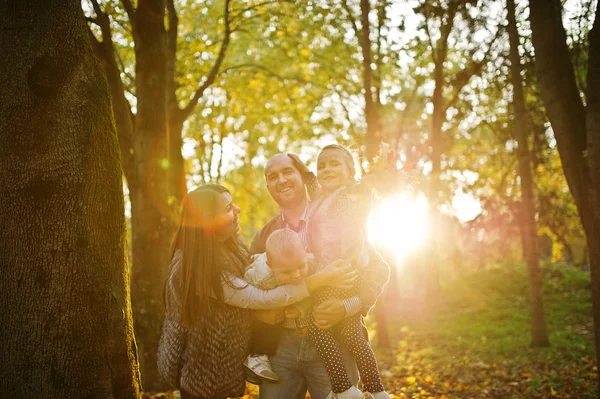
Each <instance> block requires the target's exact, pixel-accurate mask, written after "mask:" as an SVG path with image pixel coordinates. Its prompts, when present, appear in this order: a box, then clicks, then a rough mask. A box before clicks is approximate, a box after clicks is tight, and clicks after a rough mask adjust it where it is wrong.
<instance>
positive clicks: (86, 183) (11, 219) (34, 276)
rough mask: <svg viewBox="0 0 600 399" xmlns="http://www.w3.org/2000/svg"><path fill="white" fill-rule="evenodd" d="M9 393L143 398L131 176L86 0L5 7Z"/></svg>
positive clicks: (1, 236) (1, 284)
mask: <svg viewBox="0 0 600 399" xmlns="http://www.w3.org/2000/svg"><path fill="white" fill-rule="evenodd" d="M0 26H2V28H3V29H2V32H1V34H0V51H1V52H2V54H10V57H5V59H4V60H3V62H2V63H0V82H2V90H1V91H0V143H2V144H1V146H0V266H1V267H0V309H1V310H0V312H1V313H0V319H1V320H2V325H3V327H2V328H1V329H0V342H2V356H0V391H1V392H2V396H5V395H6V396H8V397H23V398H25V397H27V398H33V397H44V398H82V397H102V398H133V397H139V396H140V394H141V392H140V389H141V388H140V383H139V371H138V366H137V359H136V356H137V354H136V344H135V340H134V336H133V328H132V321H131V305H130V302H129V273H128V265H127V264H126V256H125V219H124V212H123V209H124V203H123V191H122V171H121V168H120V165H119V149H118V144H117V136H116V134H115V126H114V124H113V119H112V114H111V104H110V101H109V93H108V88H107V84H106V78H105V76H104V75H103V73H102V69H101V66H100V65H99V64H98V63H97V59H96V57H95V56H94V54H93V50H92V47H91V44H90V38H89V36H88V31H87V27H86V22H85V19H84V16H83V13H82V11H81V6H80V3H79V2H78V1H66V2H60V3H58V2H50V3H48V2H41V1H33V0H28V1H26V0H23V1H20V2H18V3H17V2H10V3H9V2H3V3H2V4H1V5H0Z"/></svg>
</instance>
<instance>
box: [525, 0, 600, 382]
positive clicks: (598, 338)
mask: <svg viewBox="0 0 600 399" xmlns="http://www.w3.org/2000/svg"><path fill="white" fill-rule="evenodd" d="M529 7H530V21H531V31H532V41H533V46H534V48H535V57H536V71H537V76H538V80H539V82H540V88H541V94H542V99H543V101H544V105H545V107H546V112H547V114H548V119H549V120H550V123H551V124H552V129H553V130H554V136H555V138H556V144H557V147H558V151H559V154H560V158H561V161H562V165H563V170H564V173H565V176H566V178H567V182H568V183H569V188H570V190H571V193H572V194H573V198H574V200H575V204H576V205H577V210H578V212H579V217H580V218H581V223H582V225H583V229H584V231H585V236H586V240H587V245H588V251H589V259H590V271H591V278H592V284H591V285H592V302H593V309H594V312H593V313H594V333H595V339H594V344H595V347H596V361H597V362H598V363H599V364H600V12H599V11H598V9H599V8H600V7H598V8H597V9H596V16H595V21H594V25H593V28H592V30H591V31H590V33H589V45H588V65H587V87H586V93H585V102H584V100H583V99H582V96H581V94H580V91H579V89H578V86H577V80H576V78H575V73H574V70H573V64H572V62H571V57H570V54H569V48H568V46H567V35H566V32H565V28H564V26H563V23H562V6H561V2H560V0H552V1H550V2H548V1H542V0H531V1H530V5H529ZM599 378H600V377H599ZM599 384H600V379H599Z"/></svg>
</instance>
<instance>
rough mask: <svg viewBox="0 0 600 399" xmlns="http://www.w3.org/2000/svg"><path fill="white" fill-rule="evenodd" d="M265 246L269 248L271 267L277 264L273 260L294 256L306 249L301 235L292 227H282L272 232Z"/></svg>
mask: <svg viewBox="0 0 600 399" xmlns="http://www.w3.org/2000/svg"><path fill="white" fill-rule="evenodd" d="M265 246H266V249H267V250H266V252H267V262H268V263H269V266H270V267H273V266H276V265H275V264H274V263H273V262H276V259H278V258H281V257H292V256H295V255H297V254H298V253H302V252H304V251H305V250H304V245H303V244H302V239H301V238H300V236H299V235H298V234H297V233H296V232H295V231H293V230H290V229H280V230H275V231H274V232H272V233H271V234H270V235H269V238H267V242H266V244H265Z"/></svg>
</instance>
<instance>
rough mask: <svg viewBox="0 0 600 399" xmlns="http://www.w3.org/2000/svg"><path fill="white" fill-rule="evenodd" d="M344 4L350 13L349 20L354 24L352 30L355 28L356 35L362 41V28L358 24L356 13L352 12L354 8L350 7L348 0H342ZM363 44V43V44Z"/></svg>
mask: <svg viewBox="0 0 600 399" xmlns="http://www.w3.org/2000/svg"><path fill="white" fill-rule="evenodd" d="M342 6H343V7H344V10H346V13H347V14H348V22H350V24H352V30H354V34H355V35H356V38H357V39H358V42H359V43H361V39H360V38H361V35H360V30H359V29H358V25H356V18H354V14H352V9H351V8H350V6H349V5H348V2H347V1H346V0H343V1H342ZM361 46H362V44H361Z"/></svg>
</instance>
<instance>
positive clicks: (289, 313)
mask: <svg viewBox="0 0 600 399" xmlns="http://www.w3.org/2000/svg"><path fill="white" fill-rule="evenodd" d="M300 316H301V313H300V310H299V309H298V308H297V307H295V306H290V307H288V308H286V309H285V318H286V319H297V318H299V317H300Z"/></svg>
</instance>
